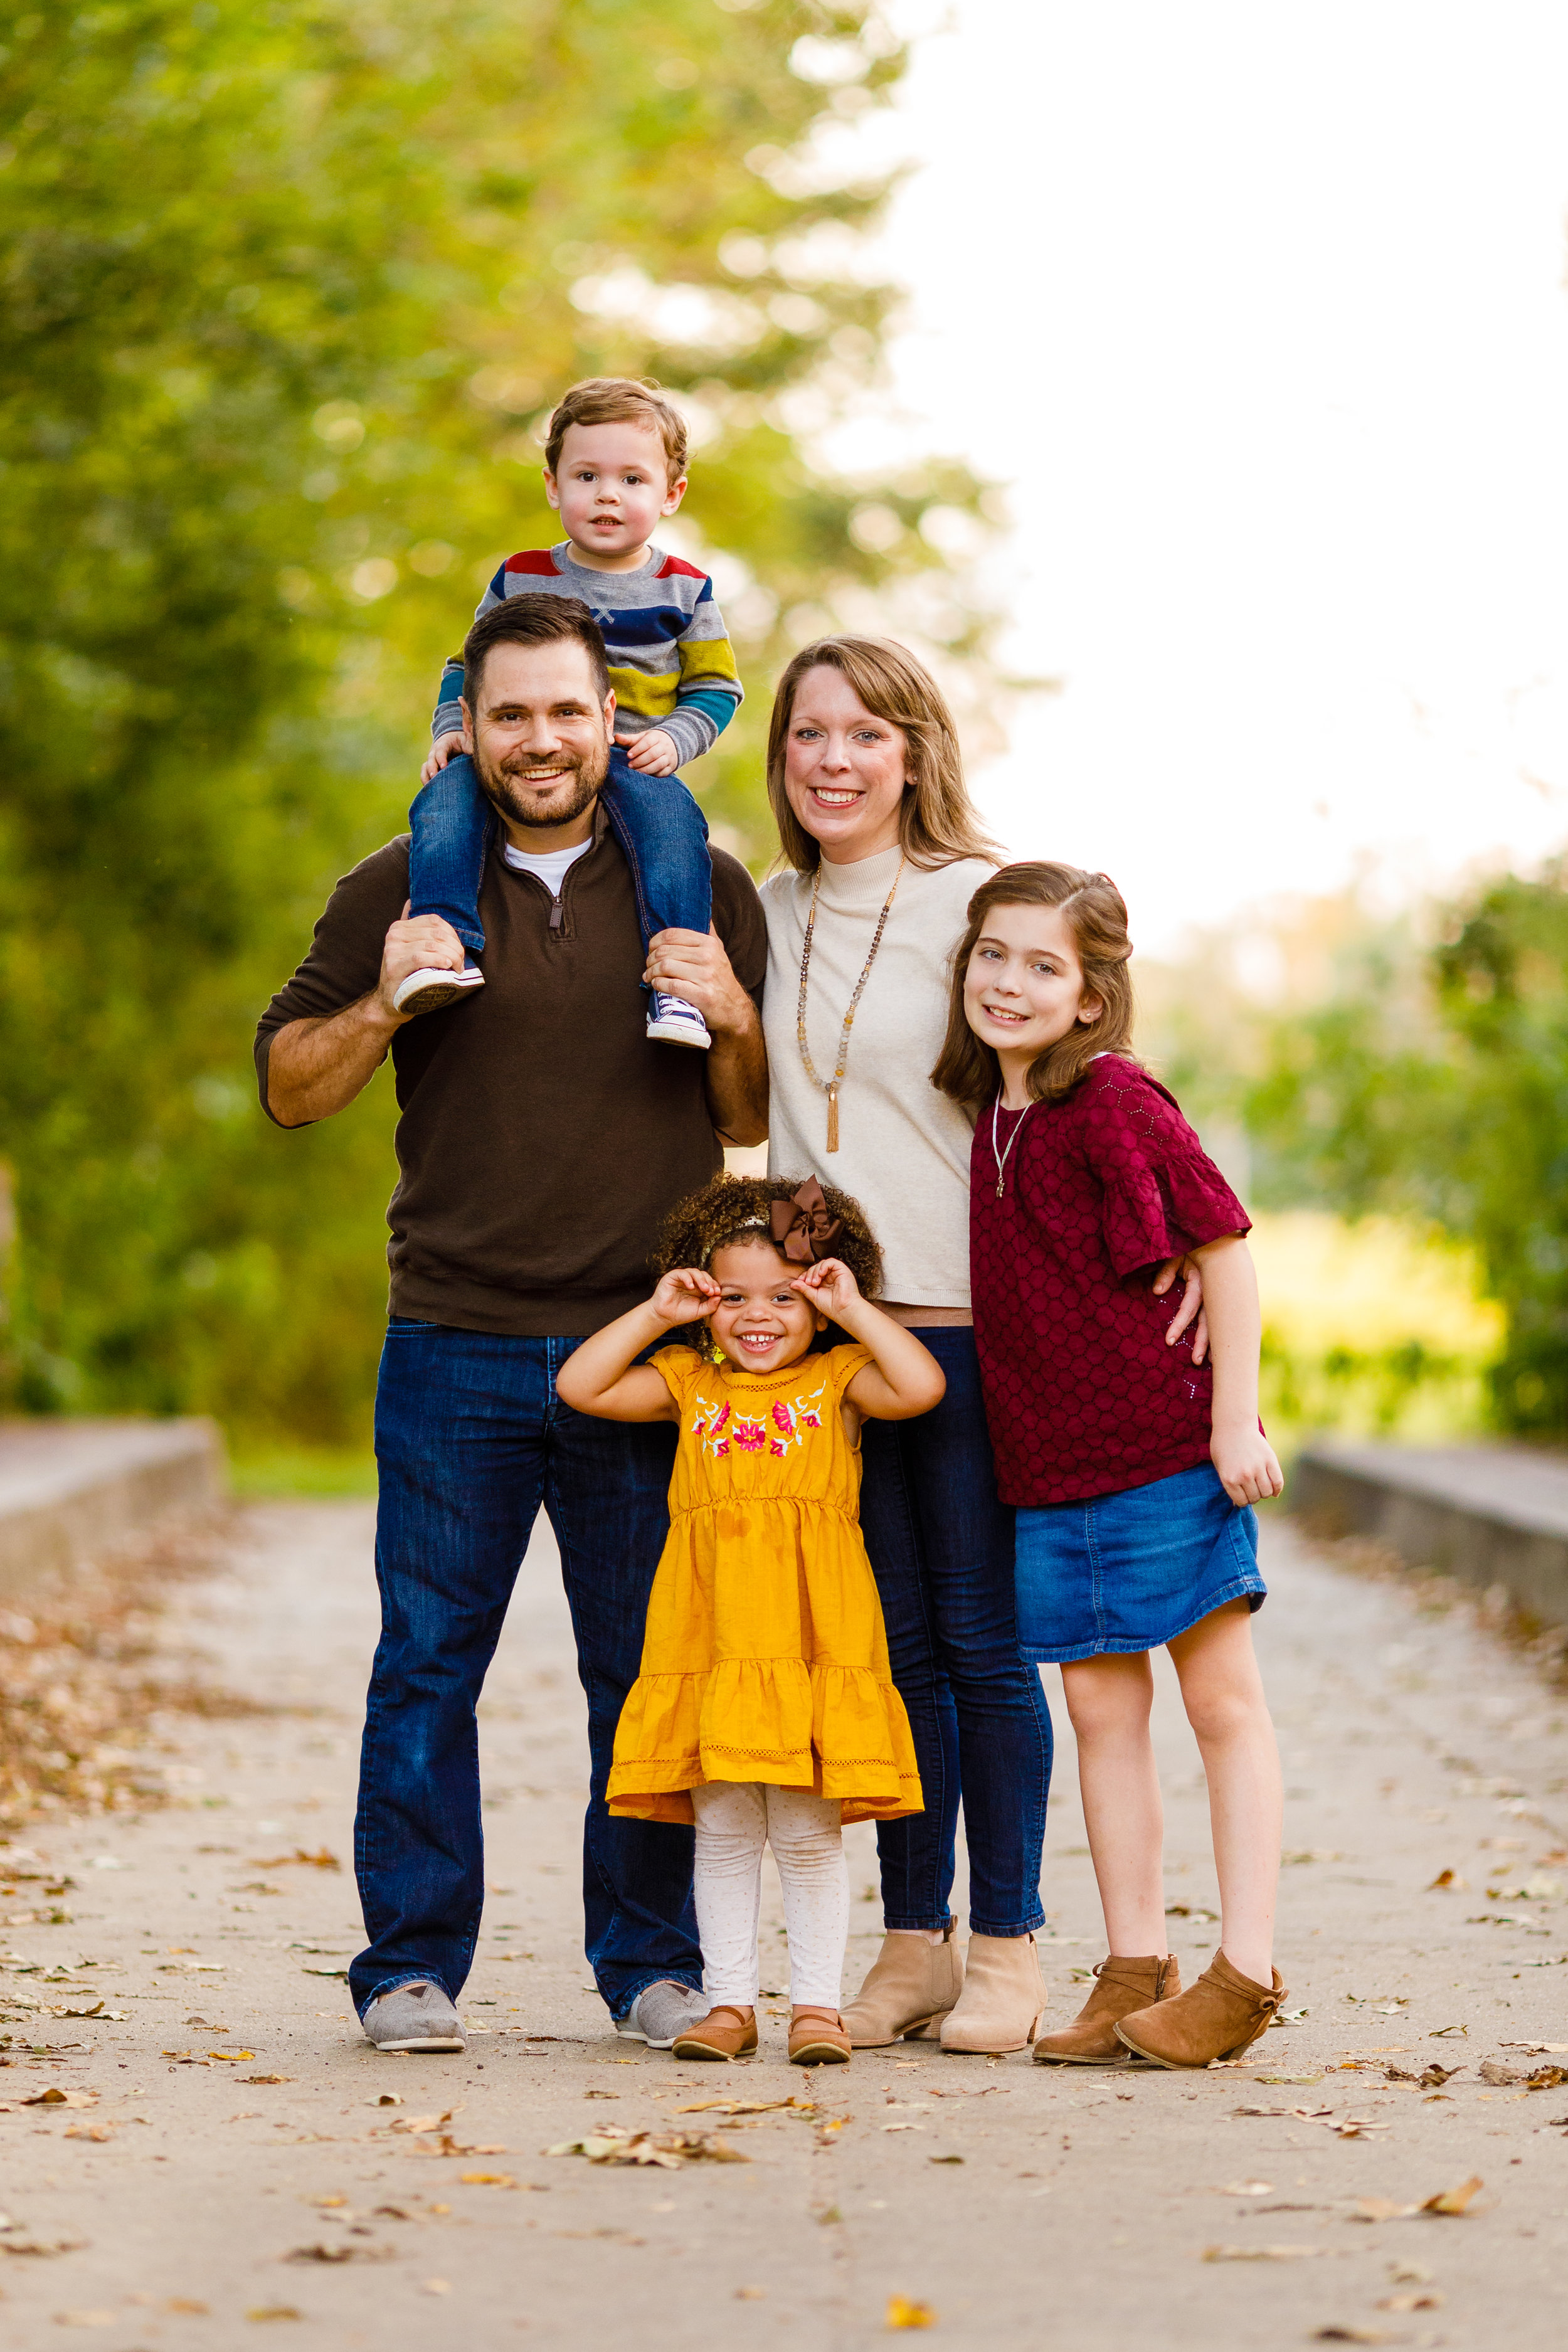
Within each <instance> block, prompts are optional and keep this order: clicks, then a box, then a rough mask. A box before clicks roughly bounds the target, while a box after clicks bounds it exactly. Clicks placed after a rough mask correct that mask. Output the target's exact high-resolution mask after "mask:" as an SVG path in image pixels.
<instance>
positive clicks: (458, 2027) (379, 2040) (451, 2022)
mask: <svg viewBox="0 0 1568 2352" xmlns="http://www.w3.org/2000/svg"><path fill="white" fill-rule="evenodd" d="M363 2022H364V2030H365V2032H366V2034H367V2036H368V2037H369V2039H370V2040H371V2041H372V2042H374V2044H375V2046H376V2048H377V2049H378V2050H466V2049H467V2048H468V2036H467V2035H466V2034H465V2033H464V2032H463V2021H462V2019H461V2018H460V2017H459V2016H458V2012H457V2011H456V2010H455V2009H454V2008H453V2006H452V2004H451V2002H450V2001H449V2000H447V1996H446V1994H445V1993H444V1992H443V1991H442V1990H441V1988H440V1986H439V1985H437V1984H426V1983H425V1982H423V1981H416V1983H414V1984H405V1985H399V1986H397V1988H396V1989H395V1991H392V1992H384V1993H383V1994H381V1996H380V1997H379V1999H378V2000H373V2001H372V2002H371V2005H370V2007H369V2008H368V2009H367V2010H366V2011H365V2013H364V2020H363Z"/></svg>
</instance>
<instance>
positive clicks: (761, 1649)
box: [556, 1176, 944, 2065]
mask: <svg viewBox="0 0 1568 2352" xmlns="http://www.w3.org/2000/svg"><path fill="white" fill-rule="evenodd" d="M830 1253H833V1254H832V1255H830ZM654 1264H655V1265H656V1267H657V1269H658V1275H659V1282H658V1288H657V1289H656V1290H655V1292H654V1294H653V1297H651V1298H650V1299H649V1300H648V1301H647V1304H646V1306H642V1307H634V1309H633V1310H632V1312H631V1313H630V1314H629V1315H623V1316H621V1317H620V1318H619V1319H618V1320H617V1321H616V1322H614V1323H611V1324H609V1325H608V1326H607V1327H606V1328H605V1329H604V1330H603V1331H599V1332H596V1333H595V1336H594V1337H593V1338H592V1339H585V1340H584V1342H583V1345H582V1346H581V1347H580V1348H578V1349H575V1350H574V1353H573V1354H572V1355H571V1356H570V1357H569V1358H568V1359H567V1360H566V1362H565V1363H564V1364H563V1367H562V1369H561V1372H560V1376H559V1378H558V1380H557V1381H556V1387H557V1389H558V1391H559V1392H560V1395H561V1397H562V1399H563V1402H565V1403H567V1404H569V1405H571V1406H573V1407H574V1409H575V1410H576V1411H577V1412H587V1413H595V1414H597V1415H599V1416H600V1417H602V1418H603V1419H605V1420H607V1421H672V1422H674V1423H677V1425H678V1426H679V1431H680V1442H679V1451H678V1453H677V1455H676V1461H675V1475H674V1476H673V1478H672V1479H671V1480H670V1487H669V1522H670V1524H669V1537H668V1541H667V1543H666V1545H665V1548H664V1553H663V1556H662V1558H661V1559H660V1561H659V1565H658V1574H657V1575H656V1577H655V1579H654V1586H653V1592H652V1596H651V1598H650V1600H649V1602H648V1612H647V1632H646V1633H645V1635H644V1640H643V1654H642V1671H641V1673H640V1675H638V1677H637V1682H636V1684H635V1685H633V1687H632V1690H631V1692H630V1693H629V1695H628V1696H627V1699H626V1706H625V1707H624V1708H623V1710H622V1713H621V1720H620V1726H619V1728H618V1729H617V1731H616V1748H615V1762H614V1766H613V1768H612V1770H611V1773H610V1781H609V1792H608V1800H609V1808H610V1811H611V1812H612V1813H623V1814H632V1815H635V1816H636V1817H637V1818H638V1819H640V1820H643V1821H657V1822H695V1824H696V1832H697V1849H696V1862H695V1869H694V1878H693V1887H694V1894H695V1897H696V1904H697V1924H698V1930H699V1933H700V1937H701V1941H702V1965H703V1986H704V1990H706V1991H707V1992H708V1993H709V1994H710V1997H711V2000H712V2003H713V2006H712V2008H711V2009H710V2011H709V2014H708V2015H707V2017H706V2018H705V2019H704V2020H703V2021H702V2022H701V2023H700V2024H699V2025H697V2026H695V2027H694V2028H692V2029H691V2030H690V2031H689V2032H686V2033H684V2034H682V2035H681V2036H680V2037H679V2040H678V2041H677V2042H676V2043H675V2053H676V2055H677V2056H678V2057H683V2058H712V2059H721V2058H736V2057H741V2056H742V2055H744V2054H745V2053H748V2052H750V2051H752V2050H754V2049H755V2048H756V2046H757V2025H756V2000H757V1990H758V1965H757V1917H758V1908H759V1904H760V1899H761V1891H762V1865H763V1844H764V1843H771V1844H772V1846H773V1858H774V1860H775V1862H776V1863H777V1864H778V1872H779V1878H780V1882H781V1884H782V1885H783V1888H784V1921H785V1926H786V1928H787V1932H788V1937H789V1959H790V1998H791V2002H792V2010H791V2017H790V2034H789V2054H790V2057H791V2058H792V2059H793V2060H794V2061H795V2063H797V2064H801V2065H819V2064H821V2063H824V2062H828V2063H832V2062H836V2061H843V2060H847V2058H848V2056H849V2041H848V2036H847V2034H846V2032H844V2028H843V2024H842V2021H841V2020H840V2018H839V2014H838V2000H839V1979H840V1977H841V1975H842V1973H843V1968H844V1949H845V1945H846V1942H847V1937H848V1933H849V1879H848V1870H847V1864H846V1862H845V1858H844V1841H843V1837H842V1834H841V1829H840V1824H841V1822H863V1821H891V1820H893V1819H894V1818H896V1817H897V1816H898V1815H900V1814H902V1813H918V1812H920V1811H921V1810H922V1799H921V1784H920V1773H919V1770H918V1769H917V1767H916V1763H915V1751H914V1744H913V1741H912V1740H911V1738H910V1725H909V1717H907V1716H906V1714H905V1713H904V1703H903V1701H902V1699H901V1698H900V1696H899V1694H898V1692H897V1691H896V1690H895V1688H894V1687H893V1681H892V1676H891V1675H890V1674H889V1667H888V1640H887V1633H886V1631H885V1629H884V1627H883V1623H882V1611H881V1605H880V1603H879V1601H878V1598H877V1587H876V1584H875V1581H874V1580H873V1578H872V1574H871V1564H870V1562H869V1560H868V1559H867V1557H866V1547H865V1545H864V1543H863V1542H862V1540H861V1536H860V1528H859V1521H858V1505H859V1496H860V1426H861V1423H862V1422H863V1421H865V1420H867V1419H870V1420H875V1421H907V1420H909V1419H910V1418H912V1416H913V1415H915V1414H916V1413H921V1412H930V1410H931V1407H932V1406H933V1405H934V1404H936V1403H938V1402H940V1401H941V1398H942V1390H943V1386H944V1382H943V1379H942V1371H941V1370H940V1368H939V1367H938V1365H937V1363H936V1362H935V1360H934V1359H933V1358H932V1357H931V1355H930V1354H928V1352H927V1350H926V1349H924V1348H922V1347H921V1343H920V1341H919V1340H918V1339H916V1338H915V1337H914V1335H913V1334H912V1333H911V1332H909V1331H906V1330H905V1329H904V1328H902V1326H901V1325H900V1324H898V1323H895V1322H894V1321H893V1319H892V1318H891V1317H890V1316H888V1315H884V1314H882V1313H881V1312H880V1310H879V1308H877V1307H873V1306H872V1305H871V1304H870V1301H869V1299H868V1297H867V1296H866V1294H867V1293H868V1292H870V1291H874V1290H875V1289H876V1288H877V1286H878V1285H879V1279H880V1276H881V1256H880V1253H879V1250H878V1248H877V1244H876V1243H875V1241H874V1240H873V1239H872V1237H871V1234H870V1232H869V1231H868V1227H867V1224H866V1221H865V1219H864V1217H863V1216H862V1215H861V1213H860V1211H859V1209H858V1206H857V1205H856V1203H855V1202H853V1201H851V1200H850V1199H849V1198H848V1197H847V1195H846V1194H845V1193H842V1192H836V1191H834V1190H833V1189H832V1188H831V1187H829V1188H827V1189H826V1191H825V1190H824V1189H823V1187H822V1186H821V1185H820V1184H818V1183H817V1182H816V1179H815V1178H809V1179H807V1180H806V1181H805V1183H803V1184H800V1185H798V1186H796V1185H795V1184H794V1183H792V1182H790V1181H779V1180H778V1179H766V1180H753V1179H745V1178H740V1177H730V1176H721V1177H720V1178H719V1179H718V1180H717V1181H716V1182H714V1183H712V1184H710V1185H709V1186H708V1187H707V1189H706V1190H705V1191H704V1192H698V1193H696V1194H694V1195H693V1196H692V1198H691V1199H689V1201H686V1202H682V1204H681V1205H680V1207H679V1208H678V1209H677V1210H675V1212H674V1213H673V1214H672V1215H671V1216H670V1217H669V1219H668V1221H667V1223H666V1224H665V1227H664V1230H663V1232H662V1234H660V1236H659V1243H658V1249H657V1251H656V1253H655V1258H654ZM829 1319H831V1320H832V1321H833V1322H834V1323H836V1324H837V1326H838V1327H839V1328H840V1329H841V1330H844V1331H847V1333H848V1334H849V1338H850V1341H851V1343H852V1344H851V1345H849V1346H847V1347H833V1348H829V1349H826V1350H820V1351H816V1352H814V1351H813V1347H812V1343H813V1341H814V1339H816V1336H817V1334H818V1333H819V1332H821V1331H822V1330H824V1329H825V1328H826V1325H827V1322H828V1321H829ZM676 1332H679V1334H680V1340H679V1344H678V1345H676V1346H673V1347H663V1348H660V1349H658V1353H657V1354H656V1355H655V1356H653V1357H652V1359H651V1360H649V1361H648V1362H647V1363H640V1362H638V1361H637V1358H639V1357H640V1356H641V1355H642V1354H643V1353H644V1351H645V1349H648V1348H649V1347H651V1346H652V1345H654V1343H655V1342H657V1341H658V1340H660V1339H665V1338H666V1337H667V1336H668V1335H670V1334H672V1333H676Z"/></svg>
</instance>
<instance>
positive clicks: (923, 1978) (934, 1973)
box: [844, 1919, 963, 2050]
mask: <svg viewBox="0 0 1568 2352" xmlns="http://www.w3.org/2000/svg"><path fill="white" fill-rule="evenodd" d="M957 1925H958V1922H957V1921H956V1920H955V1919H949V1921H948V1923H947V1927H946V1928H945V1930H944V1932H943V1935H942V1942H941V1943H940V1944H928V1943H927V1941H926V1939H925V1937H923V1936H900V1935H890V1936H884V1937H883V1938H882V1948H881V1950H880V1951H879V1953H878V1955H877V1958H876V1959H875V1960H874V1961H873V1962H872V1964H871V1968H870V1971H869V1973H868V1976H867V1978H866V1981H865V1983H864V1984H863V1985H862V1986H861V1988H860V1990H859V1991H858V1993H857V1994H856V1996H855V1998H854V2000H852V2001H851V2002H850V2003H849V2006H848V2008H847V2010H846V2011H844V2029H845V2032H847V2034H848V2036H849V2040H850V2042H851V2044H852V2045H853V2047H854V2048H855V2049H857V2050H883V2049H886V2047H887V2045H888V2043H889V2042H896V2041H897V2040H898V2039H899V2036H900V2034H905V2035H907V2036H908V2037H909V2039H910V2041H911V2042H914V2041H932V2040H934V2039H935V2037H936V2034H937V2032H939V2031H940V2029H941V2025H942V2019H943V2018H944V2017H945V2016H946V2015H947V2012H948V2011H949V2010H950V2009H951V2008H952V2005H953V2003H954V2002H955V2001H956V2000H957V1999H958V1996H959V1994H960V1993H961V1992H962V1991H963V1953H962V1952H961V1951H960V1950H959V1948H958V1945H957V1942H956V1940H955V1939H954V1937H953V1932H952V1931H953V1929H954V1927H956V1926H957Z"/></svg>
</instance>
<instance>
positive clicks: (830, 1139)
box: [795, 857, 904, 1151]
mask: <svg viewBox="0 0 1568 2352" xmlns="http://www.w3.org/2000/svg"><path fill="white" fill-rule="evenodd" d="M903 870H904V861H903V859H902V858H901V857H900V860H899V871H898V873H897V874H895V875H894V877H893V888H892V890H889V893H888V895H887V897H886V898H884V899H883V901H882V911H881V913H880V914H879V916H878V918H877V928H876V929H875V931H874V932H873V933H872V935H871V951H870V953H869V954H868V957H867V958H866V961H865V963H864V965H863V966H862V967H861V971H860V977H859V979H858V981H857V982H856V983H855V992H854V994H853V995H852V996H851V997H850V999H849V1009H848V1011H847V1013H845V1015H844V1026H843V1029H842V1030H841V1031H840V1033H839V1038H838V1066H837V1069H836V1070H835V1071H834V1073H833V1076H831V1077H830V1078H826V1079H824V1078H819V1077H818V1076H817V1075H816V1067H815V1066H814V1065H813V1062H812V1058H811V1048H810V1046H809V1045H807V1044H806V1042H805V998H806V989H807V985H808V982H809V981H810V977H811V940H812V934H813V932H814V931H815V930H816V899H817V894H818V892H819V891H820V890H821V888H822V865H821V861H820V859H819V860H818V862H817V867H816V874H815V875H814V876H813V877H812V884H811V911H810V913H809V914H808V915H807V916H806V919H805V943H804V944H803V946H802V948H801V951H800V1002H799V1003H798V1005H797V1006H796V1009H795V1037H796V1039H797V1041H798V1042H799V1045H800V1058H801V1062H802V1064H803V1065H804V1066H805V1075H806V1076H807V1077H808V1078H809V1079H810V1080H811V1083H812V1085H813V1086H814V1087H821V1088H822V1090H823V1092H824V1093H825V1094H826V1097H827V1149H828V1150H829V1151H837V1149H838V1089H839V1087H841V1086H842V1085H843V1084H844V1073H845V1071H846V1070H847V1067H848V1066H849V1032H850V1030H851V1029H852V1028H853V1027H854V1026H855V1008H856V1006H857V1005H858V1003H859V1002H860V995H861V992H862V990H863V989H864V988H865V985H866V982H868V980H869V979H870V977H871V966H872V965H873V964H874V963H875V962H876V961H877V950H878V949H879V947H880V946H881V944H882V933H883V931H884V930H885V929H887V923H888V916H889V912H890V911H891V908H892V904H893V892H894V891H896V890H897V888H898V887H899V882H900V877H901V876H902V874H903Z"/></svg>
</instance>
